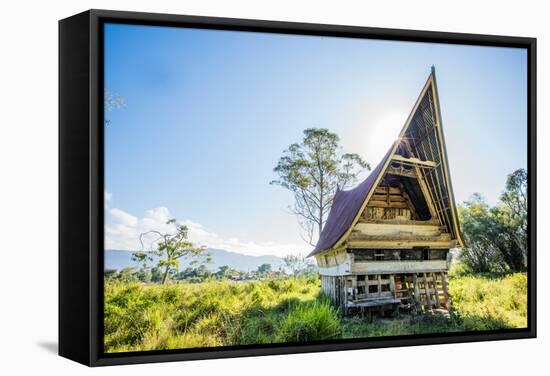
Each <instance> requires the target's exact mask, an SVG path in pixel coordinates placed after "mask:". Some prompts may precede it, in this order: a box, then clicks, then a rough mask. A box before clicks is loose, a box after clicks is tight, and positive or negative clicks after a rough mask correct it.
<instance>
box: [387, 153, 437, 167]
mask: <svg viewBox="0 0 550 376" xmlns="http://www.w3.org/2000/svg"><path fill="white" fill-rule="evenodd" d="M392 160H394V161H398V162H403V163H407V164H410V165H412V166H420V167H429V168H434V167H435V166H436V164H435V162H433V161H422V160H420V159H418V158H415V157H412V158H407V157H403V156H402V155H399V154H395V155H394V156H393V157H392Z"/></svg>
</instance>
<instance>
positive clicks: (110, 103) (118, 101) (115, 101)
mask: <svg viewBox="0 0 550 376" xmlns="http://www.w3.org/2000/svg"><path fill="white" fill-rule="evenodd" d="M125 106H126V103H125V102H124V98H123V97H121V96H120V95H115V94H113V93H112V92H110V91H108V90H105V91H104V94H103V109H104V110H105V111H112V110H114V109H115V108H123V107H125ZM108 124H111V121H110V120H109V119H105V125H108Z"/></svg>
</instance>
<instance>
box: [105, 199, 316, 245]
mask: <svg viewBox="0 0 550 376" xmlns="http://www.w3.org/2000/svg"><path fill="white" fill-rule="evenodd" d="M107 213H108V214H109V217H110V219H111V221H110V223H106V224H105V249H117V250H139V249H141V247H142V246H141V243H140V241H139V236H140V234H142V233H145V232H147V231H151V230H154V231H159V232H172V231H174V230H175V226H174V225H173V224H170V225H168V224H166V222H167V221H168V220H169V219H171V218H173V216H172V215H171V214H170V211H169V210H168V209H167V208H165V207H158V208H155V209H150V210H147V211H146V212H145V215H144V216H143V218H138V217H136V216H134V215H132V214H129V213H127V212H125V211H123V210H121V209H118V208H112V209H109V210H108V211H107ZM181 223H182V224H184V225H186V226H187V227H188V228H189V240H191V241H192V242H194V243H196V244H198V245H204V246H207V247H208V248H217V249H223V250H226V251H232V252H238V253H242V254H246V255H253V256H260V255H275V256H284V255H287V254H290V253H293V254H297V253H302V254H306V253H307V252H308V249H309V248H308V247H307V246H305V245H296V244H279V243H277V242H273V241H268V242H255V241H251V240H243V239H239V238H236V237H229V238H224V237H221V236H220V235H218V234H217V233H216V232H214V231H212V230H210V229H207V228H206V227H205V226H203V225H202V224H200V223H197V222H194V221H192V220H190V219H186V220H184V221H182V222H181ZM154 240H155V238H154V236H148V237H145V238H144V245H145V247H146V249H147V248H148V247H149V246H150V245H151V243H153V242H154Z"/></svg>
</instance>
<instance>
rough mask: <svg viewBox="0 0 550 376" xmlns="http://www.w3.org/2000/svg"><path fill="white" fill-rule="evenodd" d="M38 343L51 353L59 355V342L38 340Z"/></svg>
mask: <svg viewBox="0 0 550 376" xmlns="http://www.w3.org/2000/svg"><path fill="white" fill-rule="evenodd" d="M36 345H37V346H38V347H41V348H42V349H43V350H45V351H47V352H49V353H51V354H54V355H57V353H58V348H59V346H58V345H57V342H38V343H37V344H36Z"/></svg>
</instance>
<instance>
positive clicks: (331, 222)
mask: <svg viewBox="0 0 550 376" xmlns="http://www.w3.org/2000/svg"><path fill="white" fill-rule="evenodd" d="M392 150H393V145H392V147H391V148H390V150H388V151H387V153H386V155H385V156H384V158H382V160H381V161H380V163H379V164H378V166H376V168H375V169H374V170H372V172H371V173H370V174H369V176H368V177H367V178H366V179H365V180H364V181H363V182H362V183H361V184H359V185H358V186H357V187H355V188H352V189H350V190H348V191H340V190H339V191H337V192H336V194H335V195H334V201H333V202H332V208H331V209H330V212H329V214H328V218H327V221H326V222H325V226H324V227H323V230H322V231H321V236H319V240H318V241H317V245H316V246H315V249H314V250H313V251H311V253H310V254H309V255H308V256H307V257H310V256H313V255H316V254H317V253H320V252H322V251H324V250H327V249H329V248H331V247H332V246H333V245H334V244H336V242H337V241H338V239H340V238H341V237H342V235H344V233H345V232H346V230H347V229H348V228H349V227H350V226H351V223H352V222H353V219H354V218H355V216H356V215H357V212H358V211H359V209H360V208H361V205H362V204H363V202H364V201H365V198H366V197H367V195H368V194H369V192H370V191H371V189H372V187H373V185H374V181H375V180H376V178H377V177H378V175H379V174H380V171H381V170H382V167H383V166H384V163H385V162H386V159H388V156H389V155H390V153H391V151H392Z"/></svg>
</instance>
